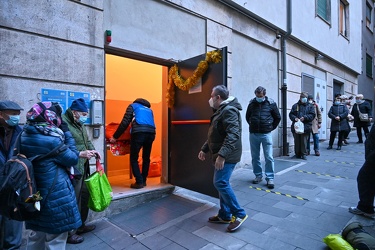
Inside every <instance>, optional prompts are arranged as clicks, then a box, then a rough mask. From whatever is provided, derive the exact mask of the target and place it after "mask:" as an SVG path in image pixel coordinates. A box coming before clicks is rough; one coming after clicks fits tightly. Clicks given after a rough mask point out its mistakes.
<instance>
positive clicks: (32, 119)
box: [26, 102, 64, 138]
mask: <svg viewBox="0 0 375 250" xmlns="http://www.w3.org/2000/svg"><path fill="white" fill-rule="evenodd" d="M61 113H62V109H61V106H60V105H59V104H58V103H57V102H38V103H36V104H34V105H33V106H32V108H31V109H30V110H29V112H27V114H26V119H27V122H28V124H29V125H32V126H35V127H36V129H37V130H38V131H39V132H41V133H42V134H45V135H52V136H59V137H62V138H63V137H64V133H63V132H62V130H61V129H59V128H58V127H59V126H60V125H61Z"/></svg>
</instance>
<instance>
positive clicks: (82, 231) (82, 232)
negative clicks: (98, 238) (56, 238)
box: [76, 225, 96, 234]
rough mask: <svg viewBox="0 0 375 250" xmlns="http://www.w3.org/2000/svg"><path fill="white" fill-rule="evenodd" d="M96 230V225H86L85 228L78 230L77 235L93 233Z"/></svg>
mask: <svg viewBox="0 0 375 250" xmlns="http://www.w3.org/2000/svg"><path fill="white" fill-rule="evenodd" d="M95 228H96V226H95V225H84V226H83V227H79V228H78V229H77V233H76V234H84V233H88V232H91V231H93V230H94V229H95Z"/></svg>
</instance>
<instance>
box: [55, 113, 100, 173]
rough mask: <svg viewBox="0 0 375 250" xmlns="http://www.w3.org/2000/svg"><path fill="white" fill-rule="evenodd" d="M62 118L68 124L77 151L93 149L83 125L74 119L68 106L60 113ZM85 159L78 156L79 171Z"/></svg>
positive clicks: (82, 171)
mask: <svg viewBox="0 0 375 250" xmlns="http://www.w3.org/2000/svg"><path fill="white" fill-rule="evenodd" d="M62 119H63V121H65V122H66V123H67V124H68V128H69V131H70V132H71V133H72V135H73V138H74V140H75V142H76V147H77V150H78V151H79V152H80V151H85V150H95V147H94V145H93V144H92V142H91V141H90V139H89V136H88V134H87V130H86V127H85V125H84V124H81V123H79V122H76V121H75V120H74V116H73V112H72V110H71V109H70V108H68V109H67V110H66V111H65V113H64V114H63V115H62ZM87 161H88V160H87V159H86V158H79V160H78V164H77V168H78V169H79V170H80V171H81V173H84V167H85V163H86V162H87Z"/></svg>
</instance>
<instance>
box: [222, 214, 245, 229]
mask: <svg viewBox="0 0 375 250" xmlns="http://www.w3.org/2000/svg"><path fill="white" fill-rule="evenodd" d="M247 217H249V216H247V215H245V217H243V218H239V217H235V216H233V217H232V220H231V222H230V223H229V226H228V227H227V231H228V232H234V231H236V230H237V229H238V228H239V227H240V226H241V225H242V223H244V222H245V220H246V219H247Z"/></svg>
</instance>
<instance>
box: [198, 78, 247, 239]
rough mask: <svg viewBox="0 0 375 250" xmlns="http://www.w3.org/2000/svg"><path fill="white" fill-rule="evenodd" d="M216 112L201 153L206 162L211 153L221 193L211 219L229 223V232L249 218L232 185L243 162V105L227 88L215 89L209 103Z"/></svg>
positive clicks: (215, 176) (217, 186)
mask: <svg viewBox="0 0 375 250" xmlns="http://www.w3.org/2000/svg"><path fill="white" fill-rule="evenodd" d="M208 103H209V104H210V106H211V107H212V108H213V109H214V110H215V113H214V114H213V115H212V116H211V123H210V127H209V128H208V139H207V141H206V142H205V143H204V144H203V146H202V148H201V151H200V152H199V154H198V159H199V160H201V161H204V160H205V159H206V153H208V152H210V153H211V156H212V162H213V165H214V166H215V170H214V171H215V172H214V186H215V188H216V189H217V191H218V192H219V197H220V210H219V213H218V214H217V215H215V216H212V217H210V218H208V221H209V222H211V223H224V224H229V225H228V227H227V231H228V232H234V231H235V230H237V229H238V228H239V227H240V226H241V225H242V223H243V222H244V221H245V220H246V219H247V217H248V216H247V215H246V212H245V210H244V209H243V208H241V206H240V204H239V203H238V201H237V198H236V195H235V194H234V192H233V189H232V187H231V185H230V183H229V179H230V177H231V175H232V173H233V170H234V167H235V166H236V164H237V163H238V162H239V161H240V160H241V154H242V142H241V132H242V130H241V115H240V110H242V107H241V104H240V103H239V102H238V100H237V98H235V97H233V96H229V91H228V90H227V88H226V87H225V86H224V85H218V86H215V87H214V88H213V89H212V92H211V98H210V100H209V101H208Z"/></svg>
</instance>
